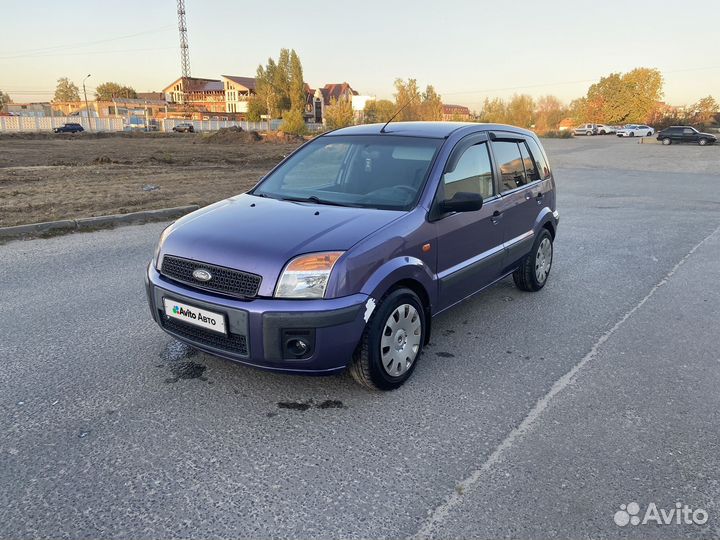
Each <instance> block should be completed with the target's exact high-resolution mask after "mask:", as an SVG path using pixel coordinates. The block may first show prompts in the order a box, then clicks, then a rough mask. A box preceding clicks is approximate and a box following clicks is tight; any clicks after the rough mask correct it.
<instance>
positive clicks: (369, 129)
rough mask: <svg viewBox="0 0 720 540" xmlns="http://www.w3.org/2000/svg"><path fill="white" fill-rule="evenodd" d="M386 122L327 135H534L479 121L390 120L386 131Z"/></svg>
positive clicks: (344, 129) (433, 136) (431, 136)
mask: <svg viewBox="0 0 720 540" xmlns="http://www.w3.org/2000/svg"><path fill="white" fill-rule="evenodd" d="M384 125H385V124H381V123H378V124H362V125H359V126H350V127H346V128H341V129H338V130H335V131H332V132H330V133H328V134H326V135H325V136H326V137H332V136H336V135H380V134H381V133H383V134H387V135H402V136H405V137H426V138H434V139H444V138H447V137H449V136H450V135H451V134H452V133H453V132H455V131H458V130H460V129H466V131H467V132H468V133H472V132H475V131H490V130H493V129H495V130H498V131H514V132H516V133H520V134H523V135H533V133H532V132H531V131H528V130H526V129H522V128H519V127H515V126H508V125H505V124H482V123H478V122H390V123H389V124H388V125H387V128H386V129H385V131H384V132H381V131H380V130H381V129H382V127H383V126H384ZM473 127H474V128H475V129H467V128H473Z"/></svg>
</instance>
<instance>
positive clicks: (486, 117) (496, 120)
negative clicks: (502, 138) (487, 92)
mask: <svg viewBox="0 0 720 540" xmlns="http://www.w3.org/2000/svg"><path fill="white" fill-rule="evenodd" d="M479 116H480V121H481V122H490V123H492V124H506V123H508V111H507V104H506V103H505V101H503V99H502V98H493V99H490V98H485V101H484V102H483V108H482V111H481V112H480V115H479Z"/></svg>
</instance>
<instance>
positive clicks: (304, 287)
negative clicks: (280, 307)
mask: <svg viewBox="0 0 720 540" xmlns="http://www.w3.org/2000/svg"><path fill="white" fill-rule="evenodd" d="M343 253H344V252H343V251H327V252H324V253H310V254H308V255H301V256H299V257H295V258H294V259H293V260H291V261H290V262H289V263H288V264H287V266H285V269H284V270H283V272H282V274H280V280H279V281H278V284H277V287H276V288H275V297H277V298H322V297H323V296H325V288H326V287H327V283H328V280H329V279H330V272H332V269H333V266H335V263H336V262H337V260H338V259H339V258H340V256H341V255H342V254H343Z"/></svg>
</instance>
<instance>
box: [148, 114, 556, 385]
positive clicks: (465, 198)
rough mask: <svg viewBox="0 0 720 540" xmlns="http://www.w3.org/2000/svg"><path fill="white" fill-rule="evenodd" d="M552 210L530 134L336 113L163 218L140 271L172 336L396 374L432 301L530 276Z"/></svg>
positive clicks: (311, 370) (304, 363)
mask: <svg viewBox="0 0 720 540" xmlns="http://www.w3.org/2000/svg"><path fill="white" fill-rule="evenodd" d="M557 225H558V212H557V211H556V209H555V181H554V179H553V176H552V172H551V171H550V167H549V165H548V160H547V156H546V155H545V152H544V151H543V149H542V147H541V145H540V142H539V141H538V139H537V137H536V136H535V135H534V134H533V133H532V132H530V131H526V130H524V129H520V128H516V127H511V126H505V125H494V124H463V123H442V122H403V123H395V124H389V125H386V126H382V125H379V124H378V125H364V126H355V127H350V128H345V129H340V130H337V131H333V132H331V133H327V134H325V135H323V136H321V137H317V138H316V139H313V140H312V141H310V142H308V143H307V144H305V145H303V146H302V147H300V148H299V149H298V150H296V151H295V152H294V153H293V154H291V155H290V156H289V157H287V158H286V159H285V160H284V161H282V162H281V163H280V164H279V165H278V166H276V167H275V168H274V169H273V170H272V171H270V172H269V173H268V174H267V175H266V176H265V177H264V178H263V179H262V180H261V181H260V182H259V183H258V185H257V186H255V187H254V188H253V189H252V190H250V191H249V192H247V193H244V194H242V195H238V196H235V197H231V198H229V199H226V200H224V201H220V202H218V203H215V204H213V205H210V206H208V207H205V208H202V209H200V210H198V211H196V212H193V213H192V214H189V215H187V216H185V217H183V218H182V219H179V220H178V221H176V222H175V223H173V224H172V225H170V226H169V227H168V228H167V229H165V231H163V233H162V235H161V237H160V242H159V244H158V247H157V250H156V253H155V257H154V259H153V260H152V262H151V263H150V265H149V266H148V269H147V273H146V276H145V283H146V288H147V295H148V301H149V303H150V309H151V311H152V316H153V318H154V319H155V321H156V322H157V323H158V324H159V325H160V327H161V328H162V329H163V330H165V331H166V332H167V333H169V334H170V335H172V336H174V337H175V338H177V339H179V340H181V341H183V342H185V343H188V344H189V345H191V346H193V347H195V348H197V349H200V350H202V351H205V352H208V353H210V354H213V355H216V356H220V357H223V358H227V359H230V360H234V361H237V362H241V363H243V364H249V365H252V366H255V367H260V368H264V369H269V370H275V371H281V372H288V373H290V372H292V373H303V374H330V373H336V372H338V371H340V370H343V369H346V368H349V369H350V372H351V373H352V375H353V376H354V377H355V379H356V380H357V381H358V382H360V383H361V384H363V385H365V386H367V387H369V388H372V389H381V390H390V389H394V388H397V387H398V386H400V385H401V384H402V383H404V382H405V381H406V380H407V379H408V378H409V377H410V375H411V374H412V372H413V371H414V369H415V367H416V365H417V361H418V358H419V357H420V354H421V352H422V349H423V345H424V344H426V343H427V342H428V340H429V338H430V326H431V320H432V317H434V316H435V315H437V314H439V313H442V312H443V311H445V310H446V309H449V308H451V307H452V306H454V305H455V304H457V303H459V302H461V301H462V300H464V299H466V298H468V297H470V296H472V295H474V294H475V293H477V292H478V291H480V290H482V289H484V288H486V287H488V286H490V285H492V284H493V283H495V282H497V281H498V280H500V279H502V278H504V277H505V276H508V275H510V274H512V275H513V278H514V280H515V283H516V285H517V286H518V287H519V288H520V289H522V290H525V291H538V290H540V289H542V287H543V286H544V285H545V283H546V282H547V279H548V274H549V272H550V267H551V265H552V257H553V240H554V238H555V232H556V230H557Z"/></svg>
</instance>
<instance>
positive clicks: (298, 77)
mask: <svg viewBox="0 0 720 540" xmlns="http://www.w3.org/2000/svg"><path fill="white" fill-rule="evenodd" d="M289 91H290V107H291V109H292V110H293V111H299V112H300V114H301V115H302V114H303V112H304V111H305V103H306V102H307V94H306V92H305V80H304V79H303V68H302V62H300V57H299V56H298V55H297V53H296V52H295V49H293V50H291V51H290V88H289Z"/></svg>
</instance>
